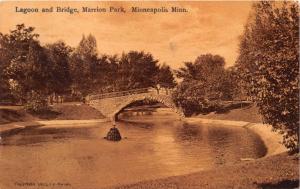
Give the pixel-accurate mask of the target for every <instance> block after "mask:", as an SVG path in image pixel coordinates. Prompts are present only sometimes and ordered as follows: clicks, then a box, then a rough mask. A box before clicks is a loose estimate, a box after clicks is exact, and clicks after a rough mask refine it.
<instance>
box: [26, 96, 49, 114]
mask: <svg viewBox="0 0 300 189" xmlns="http://www.w3.org/2000/svg"><path fill="white" fill-rule="evenodd" d="M24 108H25V110H26V111H28V112H31V113H43V112H46V111H49V109H50V108H49V106H48V103H47V98H46V96H45V95H42V94H41V93H38V92H35V91H32V92H31V93H29V94H28V97H27V101H26V104H25V106H24Z"/></svg>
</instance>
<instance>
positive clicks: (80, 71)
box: [0, 1, 299, 151]
mask: <svg viewBox="0 0 300 189" xmlns="http://www.w3.org/2000/svg"><path fill="white" fill-rule="evenodd" d="M96 46H97V44H96V40H95V38H94V37H93V36H92V35H89V36H87V37H85V36H83V38H82V39H81V41H80V43H79V45H78V46H77V47H76V48H71V47H69V46H68V45H67V44H65V43H64V42H62V41H58V42H56V43H53V44H47V45H44V46H43V45H41V44H40V42H39V40H38V34H36V33H34V28H32V27H25V26H24V25H23V24H21V25H17V27H16V29H15V30H12V31H10V33H8V34H0V80H1V83H0V90H1V93H0V95H1V99H5V98H8V99H9V98H13V99H16V100H17V101H21V102H23V103H25V104H26V106H27V108H28V109H40V108H42V107H43V104H44V105H45V104H46V97H49V96H51V95H53V94H58V95H71V96H74V97H76V96H77V97H78V98H83V97H85V96H86V95H88V94H91V93H96V92H113V91H121V90H129V89H136V88H144V87H154V88H157V89H158V88H160V87H165V88H174V89H173V94H172V95H173V99H174V101H175V103H176V104H177V105H178V106H180V107H182V109H183V111H184V113H185V114H186V115H192V114H195V113H201V112H206V111H211V110H214V109H218V108H219V107H220V104H221V103H220V102H221V101H224V100H234V99H239V100H245V99H250V100H252V101H253V102H254V103H255V104H256V105H257V106H258V108H259V111H260V113H261V115H262V116H263V118H264V122H265V123H268V124H271V125H272V126H273V128H274V129H275V130H280V131H281V132H282V133H283V134H284V144H285V145H286V146H287V147H289V148H290V149H292V150H294V151H295V150H296V151H297V150H298V147H299V145H298V141H299V5H298V3H297V2H269V1H267V2H265V1H262V2H256V3H254V5H253V8H252V11H251V14H250V16H249V19H248V21H247V24H246V25H245V30H244V33H243V35H242V36H241V40H240V45H239V56H238V59H237V62H236V64H235V65H234V66H233V67H230V68H227V69H225V67H224V65H225V61H224V58H223V57H221V56H219V55H212V54H204V55H200V56H199V57H198V58H197V59H196V60H195V61H194V62H185V63H184V66H183V67H181V68H179V69H178V70H174V71H172V70H171V69H170V67H169V66H167V65H165V64H160V63H159V61H158V60H157V59H155V58H154V57H153V55H152V54H150V53H145V52H138V51H131V52H128V53H123V54H122V55H119V56H118V55H112V56H111V55H99V54H98V51H97V48H96ZM173 73H174V75H175V76H177V77H178V80H177V81H179V82H178V84H177V83H176V80H175V77H174V75H173ZM33 102H34V103H33Z"/></svg>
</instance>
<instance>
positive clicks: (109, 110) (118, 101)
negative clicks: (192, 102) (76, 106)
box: [86, 88, 184, 121]
mask: <svg viewBox="0 0 300 189" xmlns="http://www.w3.org/2000/svg"><path fill="white" fill-rule="evenodd" d="M145 99H149V100H155V101H158V102H161V103H163V104H164V105H166V106H167V107H169V108H171V109H172V110H174V111H175V112H176V113H178V114H179V115H180V116H181V118H184V114H183V112H182V110H181V109H180V108H178V107H176V105H175V103H174V102H173V100H172V97H171V95H170V92H168V91H160V92H159V93H158V91H157V90H155V89H153V88H143V89H134V90H128V91H120V92H113V93H104V94H99V95H89V96H87V98H86V102H87V104H89V105H90V106H92V107H94V108H95V109H97V110H99V111H100V112H101V113H102V114H103V115H104V116H105V117H107V118H110V119H111V120H112V121H115V120H116V118H117V115H118V113H120V112H121V111H122V110H123V109H124V108H125V107H126V106H128V105H129V104H131V103H133V102H136V101H141V100H145Z"/></svg>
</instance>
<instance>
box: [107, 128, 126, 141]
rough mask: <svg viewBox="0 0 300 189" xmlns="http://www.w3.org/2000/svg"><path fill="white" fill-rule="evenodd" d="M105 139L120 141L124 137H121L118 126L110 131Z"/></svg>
mask: <svg viewBox="0 0 300 189" xmlns="http://www.w3.org/2000/svg"><path fill="white" fill-rule="evenodd" d="M105 139H106V140H111V141H120V140H121V139H122V137H121V134H120V132H119V130H118V129H117V128H115V127H113V128H111V129H110V130H109V131H108V133H107V135H106V137H105Z"/></svg>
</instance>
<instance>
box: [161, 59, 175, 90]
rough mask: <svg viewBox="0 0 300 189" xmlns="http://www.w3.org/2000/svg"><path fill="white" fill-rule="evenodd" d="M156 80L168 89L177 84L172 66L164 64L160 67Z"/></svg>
mask: <svg viewBox="0 0 300 189" xmlns="http://www.w3.org/2000/svg"><path fill="white" fill-rule="evenodd" d="M156 82H157V84H158V85H159V86H160V87H162V88H166V89H171V88H174V87H175V86H176V81H175V78H174V75H173V73H172V71H171V68H170V66H168V65H166V64H163V65H161V66H160V67H159V71H158V74H157V81H156ZM158 90H159V89H158Z"/></svg>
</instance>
